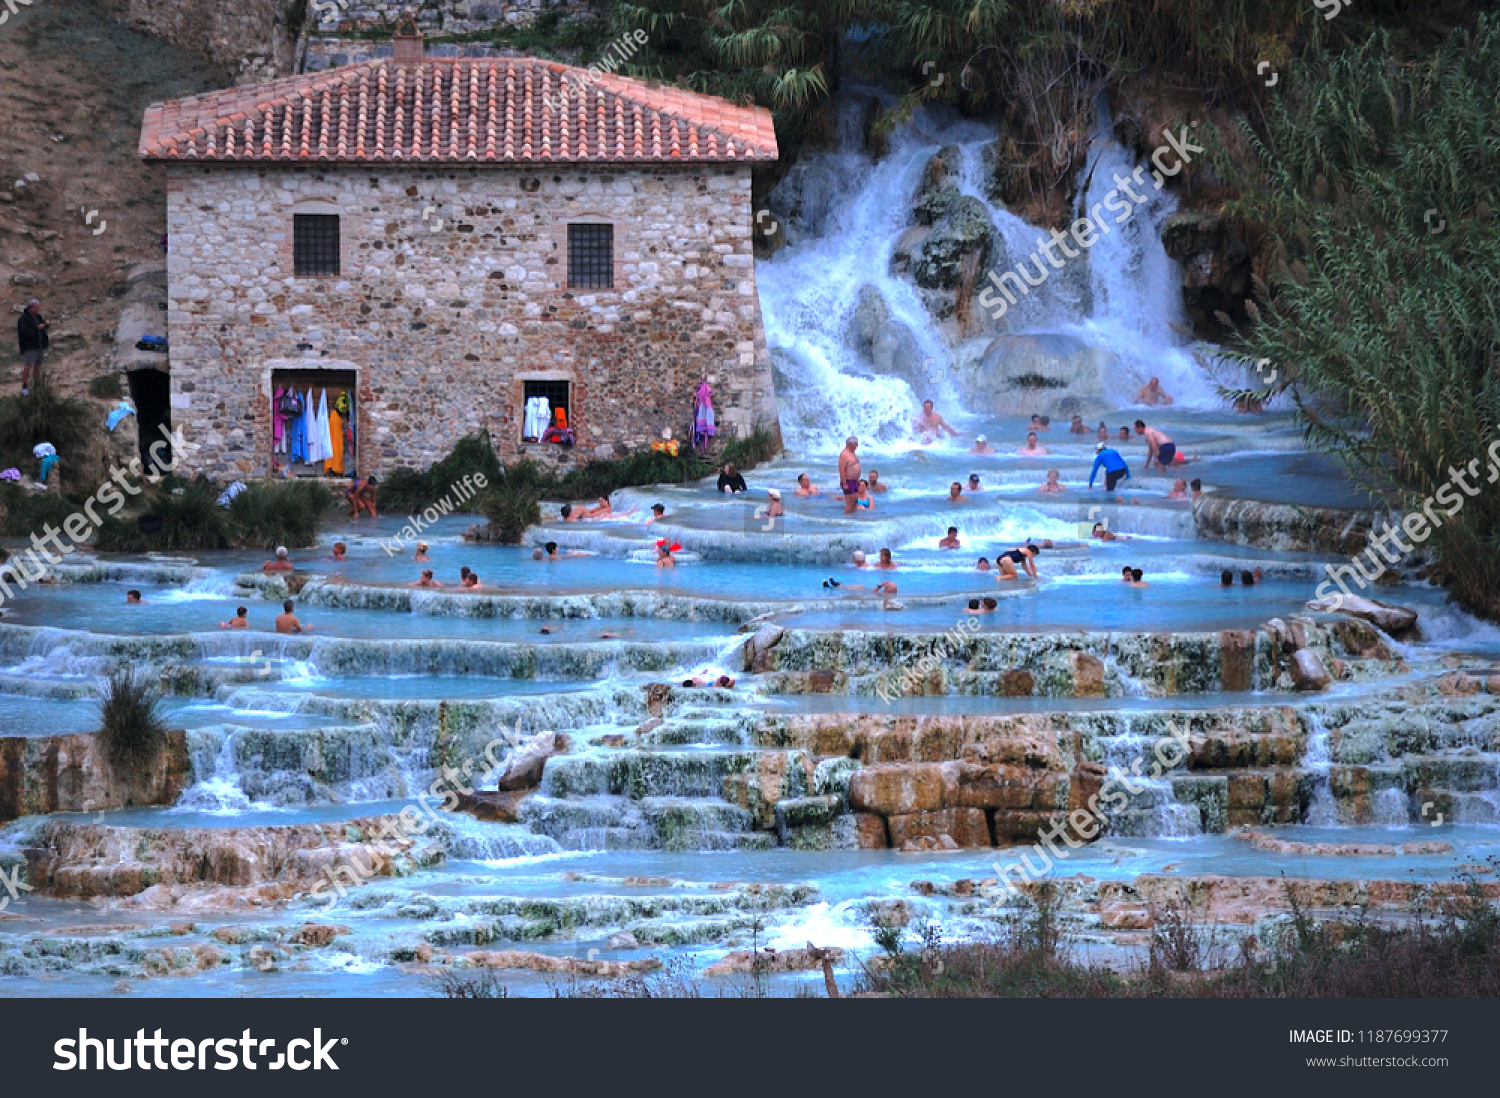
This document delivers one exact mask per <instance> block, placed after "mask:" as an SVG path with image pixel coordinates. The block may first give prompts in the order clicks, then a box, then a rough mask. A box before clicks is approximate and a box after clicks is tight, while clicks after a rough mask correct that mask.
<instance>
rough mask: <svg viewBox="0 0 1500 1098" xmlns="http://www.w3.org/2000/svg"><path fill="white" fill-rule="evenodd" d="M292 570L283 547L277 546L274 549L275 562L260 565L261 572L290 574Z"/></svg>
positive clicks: (270, 561)
mask: <svg viewBox="0 0 1500 1098" xmlns="http://www.w3.org/2000/svg"><path fill="white" fill-rule="evenodd" d="M292 570H293V565H292V561H291V558H290V556H288V554H287V551H286V546H285V545H278V546H277V547H276V559H275V560H268V561H266V563H265V564H263V565H261V571H262V572H290V571H292Z"/></svg>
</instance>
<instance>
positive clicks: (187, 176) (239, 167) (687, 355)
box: [140, 28, 777, 478]
mask: <svg viewBox="0 0 1500 1098" xmlns="http://www.w3.org/2000/svg"><path fill="white" fill-rule="evenodd" d="M140 155H141V156H142V157H143V158H144V159H146V160H148V161H160V162H163V163H165V164H166V165H167V193H168V197H167V227H168V234H169V239H170V249H169V253H168V323H169V331H170V337H171V356H170V370H171V395H170V399H171V418H172V422H173V425H174V426H175V427H180V428H182V429H183V430H184V432H185V437H186V438H188V439H189V440H190V441H191V442H193V443H196V444H198V445H199V446H201V449H199V450H197V451H196V452H195V453H194V454H193V455H192V457H191V458H190V459H189V467H190V469H191V470H192V471H194V472H207V473H209V474H211V475H215V476H219V477H237V478H251V477H260V476H265V475H268V474H269V473H271V472H272V471H273V461H277V462H279V463H280V464H281V465H283V466H285V465H288V464H290V465H292V467H293V471H294V472H296V473H298V474H302V475H305V474H307V473H309V472H315V471H323V470H327V471H330V472H336V471H337V470H336V469H331V468H330V467H329V466H326V465H324V466H322V467H321V468H318V469H315V468H313V464H314V463H308V464H305V465H303V466H298V464H297V463H296V462H288V461H287V458H286V455H284V454H280V453H278V451H279V450H280V449H282V448H283V447H284V446H285V443H282V444H281V446H278V444H277V442H276V439H277V436H281V437H283V438H285V437H286V430H287V429H288V428H289V427H290V426H291V425H293V421H292V420H290V419H289V418H287V417H286V416H284V415H283V414H281V413H279V412H278V411H277V408H276V407H275V399H276V394H277V392H278V391H284V390H288V389H293V390H296V391H298V392H299V393H312V394H313V395H314V398H315V400H316V399H317V398H318V396H319V394H320V393H324V394H326V396H327V399H329V400H330V402H332V401H334V400H336V399H337V397H338V396H340V395H344V394H347V398H348V400H347V404H346V410H347V413H348V415H347V418H349V419H350V420H351V421H352V422H351V423H350V430H349V431H348V432H347V434H348V436H349V437H348V442H349V444H350V446H351V447H352V452H351V453H350V454H348V455H347V456H346V459H345V461H344V465H345V466H346V467H345V468H344V469H343V472H344V473H349V472H358V473H359V474H361V475H365V474H369V473H379V472H381V471H384V470H389V469H391V468H393V467H396V466H400V465H409V466H415V467H418V468H420V467H424V466H426V465H427V464H429V463H431V462H432V461H433V460H435V459H437V458H439V457H441V456H443V455H444V454H446V453H447V452H448V450H449V449H451V447H452V446H453V444H454V443H455V442H456V441H457V440H458V439H459V438H461V437H463V436H464V435H465V434H468V433H470V432H473V431H477V430H480V429H481V428H483V429H487V430H488V431H489V433H490V436H491V438H492V439H493V440H494V443H495V446H496V449H497V450H498V451H499V452H500V454H501V458H502V460H507V459H513V458H517V457H521V456H532V457H537V458H542V459H551V460H556V461H559V462H564V463H566V462H572V461H578V460H585V459H588V458H594V457H610V456H618V455H621V454H625V453H629V452H632V451H635V450H640V449H643V448H645V447H646V445H647V444H648V443H649V442H650V441H651V440H652V439H655V438H657V437H658V436H659V435H660V433H661V431H662V430H663V428H672V429H673V430H674V432H675V434H676V437H678V438H679V439H684V440H685V438H686V432H687V429H688V423H689V419H690V416H691V408H692V397H693V392H694V389H695V388H696V387H697V385H698V384H699V383H700V382H701V381H702V380H704V379H705V378H709V379H711V383H712V384H713V388H714V394H715V407H716V410H717V412H718V417H719V423H720V432H719V434H720V437H721V438H722V437H724V436H725V435H726V434H727V435H731V436H733V435H736V434H743V433H746V432H748V431H749V430H750V429H751V428H752V427H754V426H755V425H757V424H764V425H766V426H769V427H772V428H775V426H776V403H775V393H774V391H773V385H772V374H771V364H770V356H769V353H768V351H767V348H766V343H765V335H764V332H763V329H762V324H761V317H760V304H759V298H758V296H757V294H756V286H755V268H754V264H753V261H752V256H751V232H752V214H751V208H750V173H751V169H752V166H753V165H755V164H757V163H763V162H766V161H771V160H774V159H775V158H776V155H777V150H776V137H775V133H774V131H773V129H772V125H771V118H770V115H769V113H768V112H766V111H765V110H763V109H760V108H753V107H739V106H735V105H733V104H730V103H727V102H724V101H722V100H719V99H715V98H712V97H709V96H703V95H697V94H693V93H690V92H684V91H678V90H675V89H670V88H665V87H661V86H657V85H652V84H648V83H645V82H641V81H637V80H632V79H627V78H624V77H620V76H615V75H608V74H600V73H595V72H591V71H588V70H583V69H577V68H570V67H568V66H565V65H560V64H556V63H552V62H544V61H539V60H533V59H528V58H510V59H463V58H446V59H438V58H430V57H427V56H425V55H424V52H423V47H422V39H421V36H420V34H418V33H417V32H416V30H415V28H410V29H409V30H408V31H406V32H404V33H402V34H400V35H398V37H397V39H396V52H395V55H394V56H393V57H392V58H390V59H388V60H380V61H368V62H364V63H361V64H356V65H349V66H344V67H341V68H337V69H332V70H329V71H325V72H321V73H309V74H304V75H300V76H295V77H288V78H285V79H280V80H274V81H268V82H265V83H261V84H258V85H253V86H246V87H240V88H233V89H228V90H225V91H221V92H215V93H210V94H205V95H199V96H194V97H192V98H188V99H180V100H173V101H170V102H167V103H157V104H153V105H152V106H150V107H149V108H147V110H146V115H145V122H144V125H143V128H142V134H141V143H140ZM538 396H545V397H547V398H548V401H549V408H551V409H557V408H562V409H564V410H565V412H566V419H567V423H568V426H569V427H570V428H571V430H572V431H573V432H574V433H575V436H576V445H575V446H573V447H565V446H560V445H557V444H552V443H538V442H531V441H529V435H527V436H523V430H524V423H523V412H524V409H525V407H526V402H527V401H528V400H529V399H532V398H534V397H538ZM533 433H534V432H533Z"/></svg>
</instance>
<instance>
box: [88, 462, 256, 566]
mask: <svg viewBox="0 0 1500 1098" xmlns="http://www.w3.org/2000/svg"><path fill="white" fill-rule="evenodd" d="M174 488H180V489H181V491H180V492H178V491H174ZM218 500H219V489H218V487H217V486H216V485H214V484H213V482H211V481H208V480H195V481H187V482H177V481H175V480H174V479H173V478H167V479H166V480H164V481H163V482H162V483H161V484H157V485H147V486H146V487H145V488H143V489H142V492H141V495H140V496H139V497H138V498H137V506H138V507H139V508H140V510H141V514H140V516H139V517H138V518H131V517H114V516H108V515H106V516H105V517H104V521H103V522H102V523H101V524H100V527H99V535H98V538H97V539H96V545H97V546H98V548H99V549H101V550H103V551H105V552H109V553H146V552H168V553H170V552H183V551H188V550H194V549H200V550H202V549H206V550H213V549H229V548H232V547H233V545H234V542H233V539H232V538H231V537H230V530H229V522H228V513H227V512H226V511H225V510H224V509H223V508H222V507H220V506H219V503H218Z"/></svg>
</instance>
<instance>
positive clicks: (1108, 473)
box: [1089, 442, 1130, 492]
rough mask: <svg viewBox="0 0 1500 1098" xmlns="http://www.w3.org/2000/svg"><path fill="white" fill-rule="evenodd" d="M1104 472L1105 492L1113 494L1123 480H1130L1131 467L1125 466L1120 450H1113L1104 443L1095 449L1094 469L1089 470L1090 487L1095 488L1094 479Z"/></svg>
mask: <svg viewBox="0 0 1500 1098" xmlns="http://www.w3.org/2000/svg"><path fill="white" fill-rule="evenodd" d="M1100 469H1103V470H1104V490H1105V491H1106V492H1113V491H1114V490H1115V485H1116V484H1119V483H1120V481H1122V480H1129V479H1130V466H1128V465H1126V464H1125V459H1124V458H1122V457H1121V456H1120V453H1119V451H1118V450H1111V449H1110V448H1109V447H1108V446H1106V445H1104V443H1102V442H1101V443H1099V445H1098V446H1097V447H1095V456H1094V467H1093V468H1092V469H1090V470H1089V487H1090V488H1093V486H1094V478H1095V477H1097V476H1098V475H1099V470H1100Z"/></svg>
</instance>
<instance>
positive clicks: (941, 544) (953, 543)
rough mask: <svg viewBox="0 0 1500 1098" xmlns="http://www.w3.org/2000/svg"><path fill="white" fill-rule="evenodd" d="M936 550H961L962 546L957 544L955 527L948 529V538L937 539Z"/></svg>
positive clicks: (956, 529) (956, 528)
mask: <svg viewBox="0 0 1500 1098" xmlns="http://www.w3.org/2000/svg"><path fill="white" fill-rule="evenodd" d="M938 548H939V549H961V548H962V546H961V545H960V544H959V541H958V527H957V526H950V527H948V536H947V537H945V538H939V539H938Z"/></svg>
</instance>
